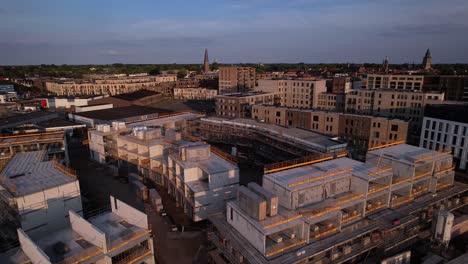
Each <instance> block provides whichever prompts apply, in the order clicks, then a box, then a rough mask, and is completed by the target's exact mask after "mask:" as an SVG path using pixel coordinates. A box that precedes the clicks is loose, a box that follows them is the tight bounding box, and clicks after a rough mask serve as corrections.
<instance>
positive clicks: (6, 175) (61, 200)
mask: <svg viewBox="0 0 468 264" xmlns="http://www.w3.org/2000/svg"><path fill="white" fill-rule="evenodd" d="M1 167H2V168H1V173H0V185H1V186H2V191H1V195H0V199H1V207H2V215H1V218H2V222H5V221H7V222H9V221H11V222H12V225H13V226H17V227H21V228H22V229H23V230H24V232H26V233H27V234H28V235H29V236H31V237H33V238H39V237H41V236H44V235H47V234H49V233H51V232H53V231H56V230H58V229H60V228H63V227H64V226H66V225H67V224H68V219H67V216H68V211H69V210H72V211H74V212H76V213H78V214H82V207H81V193H80V185H79V182H78V179H77V177H76V173H75V172H74V171H73V170H71V169H69V168H67V167H65V166H64V165H62V164H61V163H60V162H59V161H56V160H53V159H52V160H51V159H50V158H49V157H48V155H47V153H46V151H45V150H41V151H30V152H19V153H15V154H10V155H5V156H3V158H2V160H1ZM5 233H7V232H6V231H5Z"/></svg>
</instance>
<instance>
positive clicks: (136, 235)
mask: <svg viewBox="0 0 468 264" xmlns="http://www.w3.org/2000/svg"><path fill="white" fill-rule="evenodd" d="M110 200H111V210H112V211H110V212H104V213H102V214H99V215H97V216H94V217H92V218H90V219H84V218H82V217H81V216H80V215H78V214H76V213H75V212H73V211H72V210H70V211H69V215H67V218H68V219H66V221H67V222H68V225H67V226H66V227H63V228H61V229H59V230H57V231H55V232H50V233H48V234H46V235H44V236H42V237H37V238H35V237H31V236H29V235H28V234H26V233H25V232H24V231H23V230H22V229H18V237H19V242H20V247H19V248H17V249H15V250H13V251H11V252H10V254H7V255H4V256H3V257H0V260H1V261H2V263H31V262H32V263H44V264H51V263H97V264H104V263H115V264H123V263H148V264H154V263H155V259H154V247H153V239H152V235H151V230H150V228H149V225H148V220H147V216H146V214H144V213H142V212H140V211H138V210H136V209H135V208H133V207H131V206H129V205H127V204H125V203H123V202H122V201H120V200H117V199H115V198H114V197H112V196H111V197H110ZM64 220H65V218H64Z"/></svg>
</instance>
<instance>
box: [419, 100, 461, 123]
mask: <svg viewBox="0 0 468 264" xmlns="http://www.w3.org/2000/svg"><path fill="white" fill-rule="evenodd" d="M424 116H425V117H432V118H437V119H443V120H449V121H454V122H460V123H468V104H463V105H459V104H441V105H427V106H426V108H425V110H424Z"/></svg>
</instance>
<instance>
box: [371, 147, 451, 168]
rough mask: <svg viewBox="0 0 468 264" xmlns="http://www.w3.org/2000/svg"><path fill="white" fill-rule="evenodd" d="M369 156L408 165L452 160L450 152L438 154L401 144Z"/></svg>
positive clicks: (379, 150) (373, 152)
mask: <svg viewBox="0 0 468 264" xmlns="http://www.w3.org/2000/svg"><path fill="white" fill-rule="evenodd" d="M367 154H368V155H374V156H382V157H385V158H390V159H393V160H396V161H400V162H403V163H407V164H410V165H412V164H416V163H417V164H424V163H429V162H433V161H436V160H441V159H447V158H451V157H452V155H451V154H450V152H438V151H434V150H429V149H425V148H420V147H416V146H411V145H408V144H399V145H394V146H390V147H385V148H381V149H377V150H372V151H369V152H368V153H367Z"/></svg>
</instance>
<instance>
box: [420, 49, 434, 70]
mask: <svg viewBox="0 0 468 264" xmlns="http://www.w3.org/2000/svg"><path fill="white" fill-rule="evenodd" d="M431 64H432V57H431V51H430V50H429V49H427V51H426V55H425V56H424V58H423V61H422V66H423V69H424V70H429V69H431Z"/></svg>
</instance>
